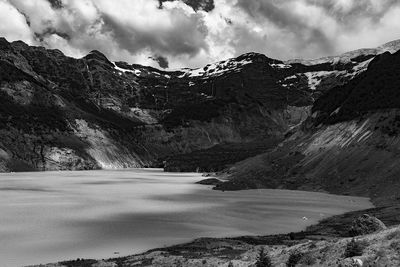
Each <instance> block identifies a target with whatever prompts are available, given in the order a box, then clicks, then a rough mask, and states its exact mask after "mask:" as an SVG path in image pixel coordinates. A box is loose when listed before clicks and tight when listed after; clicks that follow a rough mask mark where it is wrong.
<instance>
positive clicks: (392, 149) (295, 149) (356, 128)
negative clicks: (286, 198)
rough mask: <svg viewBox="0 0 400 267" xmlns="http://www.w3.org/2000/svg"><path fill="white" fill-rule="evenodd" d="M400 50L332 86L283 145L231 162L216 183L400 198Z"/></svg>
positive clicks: (382, 200)
mask: <svg viewBox="0 0 400 267" xmlns="http://www.w3.org/2000/svg"><path fill="white" fill-rule="evenodd" d="M399 69H400V51H398V52H395V53H393V54H391V53H389V52H385V53H383V54H380V55H378V56H376V57H374V58H373V59H372V61H371V62H370V63H369V66H368V69H367V71H365V72H363V73H361V74H360V75H358V76H357V77H355V78H353V79H352V80H350V81H349V82H348V83H346V84H344V85H341V86H337V87H334V88H331V89H329V90H328V91H326V93H324V94H323V95H321V96H320V97H319V98H318V100H317V101H316V102H315V103H314V104H313V107H312V111H311V113H312V114H311V116H310V117H309V118H308V119H307V120H306V121H305V122H304V123H303V124H302V125H301V127H299V128H298V130H297V131H293V132H292V133H291V135H290V134H289V135H288V138H287V139H285V141H284V142H282V143H281V144H280V145H279V146H277V147H276V148H274V149H273V150H271V151H269V153H264V154H261V155H258V156H256V157H253V158H250V159H246V160H244V161H242V162H240V163H237V164H236V165H235V166H232V167H231V168H230V169H229V170H228V171H227V172H226V176H227V178H229V179H228V180H229V181H227V182H225V183H222V184H220V185H218V186H217V188H218V189H223V190H229V189H231V190H235V189H244V188H246V189H248V188H262V187H269V188H288V189H305V190H319V191H328V192H332V193H338V194H351V195H359V196H367V197H371V199H372V201H373V202H374V204H376V205H377V206H384V205H393V204H396V205H398V204H400V180H399V178H398V177H399V174H400V168H399V166H400V157H399V149H400V145H399V144H400V109H399V108H400V72H399Z"/></svg>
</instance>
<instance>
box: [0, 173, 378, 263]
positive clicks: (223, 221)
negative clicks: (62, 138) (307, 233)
mask: <svg viewBox="0 0 400 267" xmlns="http://www.w3.org/2000/svg"><path fill="white" fill-rule="evenodd" d="M200 179H201V177H200V175H198V174H187V173H184V174H182V173H179V174H177V173H164V172H162V171H161V170H155V169H148V170H144V169H135V170H118V171H85V172H45V173H14V174H0V266H2V267H3V266H6V267H8V266H21V265H27V264H38V263H47V262H55V261H59V260H67V259H76V258H108V257H113V256H116V255H114V252H119V253H120V254H119V255H120V256H122V255H129V254H133V253H138V252H143V251H145V250H147V249H150V248H156V247H162V246H165V245H171V244H176V243H181V242H186V241H190V240H191V239H193V238H196V237H206V236H207V237H224V236H237V235H258V234H274V233H283V232H290V231H299V230H302V229H303V228H304V227H305V226H307V225H310V224H312V223H315V222H317V221H318V220H320V219H321V218H325V217H328V216H330V215H334V214H340V213H343V212H346V211H352V210H357V209H364V208H369V207H371V206H372V205H371V203H370V202H369V201H368V199H365V198H356V197H348V196H335V195H328V194H321V193H310V192H301V191H286V190H248V191H237V192H220V191H213V190H211V189H210V188H211V187H210V186H204V185H196V184H194V182H196V181H198V180H200ZM303 217H307V218H308V219H307V220H304V219H303Z"/></svg>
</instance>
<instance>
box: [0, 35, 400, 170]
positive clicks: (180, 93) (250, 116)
mask: <svg viewBox="0 0 400 267" xmlns="http://www.w3.org/2000/svg"><path fill="white" fill-rule="evenodd" d="M396 47H397V45H396V44H394V45H391V46H390V45H389V46H387V48H382V49H381V50H379V51H378V52H377V51H375V50H374V51H373V52H370V50H366V51H365V52H363V53H358V54H357V53H356V54H355V56H354V57H353V56H349V58H350V60H347V61H339V62H336V61H335V62H332V61H329V60H327V61H326V60H325V61H324V60H322V61H318V62H317V63H315V64H305V63H304V62H282V61H279V60H275V59H271V58H268V57H266V56H264V55H261V54H256V53H249V54H244V55H242V56H240V57H238V58H233V59H229V60H226V61H223V62H218V63H214V64H209V65H207V66H205V67H203V68H199V69H182V70H177V71H161V70H158V69H154V68H151V67H145V66H140V65H135V64H133V65H130V64H127V63H125V62H111V61H109V60H108V59H107V58H106V57H105V56H104V55H103V54H102V53H100V52H99V51H92V52H91V53H89V54H88V55H87V56H85V57H84V58H81V59H74V58H69V57H66V56H65V55H63V53H62V52H60V51H59V50H48V49H45V48H43V47H31V46H28V45H26V44H24V43H23V42H12V43H9V42H8V41H7V40H5V39H4V38H2V39H0V101H1V103H2V105H1V106H0V125H1V127H0V137H1V138H0V170H1V171H23V170H70V169H96V168H121V167H142V166H162V162H163V161H166V164H167V166H169V167H170V168H171V170H181V167H180V166H179V164H181V162H182V160H180V155H183V156H184V157H186V155H196V153H197V151H203V150H207V149H213V147H214V146H216V145H217V148H216V149H217V150H218V149H219V150H221V151H222V154H221V155H225V153H224V152H225V151H226V149H225V147H229V149H228V150H229V151H228V152H227V153H226V155H227V156H226V157H225V156H221V157H218V159H221V164H217V167H218V168H217V169H220V168H221V166H222V167H225V166H228V165H230V164H232V163H234V162H236V161H238V160H242V159H244V158H245V157H248V156H254V155H256V154H259V153H260V152H264V151H268V150H269V149H271V147H273V145H274V144H276V143H278V142H280V141H281V140H283V139H284V137H285V134H286V133H287V132H288V131H289V130H290V129H292V127H294V126H296V125H298V124H300V123H301V122H302V121H304V120H305V119H306V118H307V116H308V115H309V111H310V107H311V105H312V103H313V102H314V101H315V99H317V98H318V97H319V96H320V95H322V94H323V93H324V92H326V91H328V90H329V89H331V88H333V87H335V86H337V85H341V84H344V83H345V82H346V81H349V80H350V79H352V78H354V77H357V76H359V75H360V74H361V73H362V72H363V71H365V69H366V67H367V66H368V64H369V62H370V61H371V60H372V59H373V58H374V57H376V55H377V54H379V53H381V52H383V51H385V49H386V50H389V49H395V48H396ZM231 144H234V146H233V147H236V148H238V149H231V147H232V146H231ZM218 145H219V146H218ZM242 148H248V149H247V152H246V153H245V155H242V152H241V151H242ZM187 153H191V154H187ZM205 155H207V153H205ZM195 158H196V157H195ZM204 158H205V157H202V156H200V157H199V158H197V159H195V160H193V158H191V156H189V158H188V160H185V162H190V166H186V167H188V168H186V167H185V168H182V170H183V169H184V170H195V169H198V167H200V165H201V163H202V162H203V160H204ZM175 162H176V163H175ZM207 166H208V165H207V164H205V168H203V169H204V170H208V167H207Z"/></svg>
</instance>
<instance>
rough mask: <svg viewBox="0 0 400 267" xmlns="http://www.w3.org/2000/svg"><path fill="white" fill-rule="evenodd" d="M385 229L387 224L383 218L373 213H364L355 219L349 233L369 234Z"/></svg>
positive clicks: (356, 234)
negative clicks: (376, 216) (374, 215)
mask: <svg viewBox="0 0 400 267" xmlns="http://www.w3.org/2000/svg"><path fill="white" fill-rule="evenodd" d="M385 229H386V225H385V224H384V223H383V222H382V221H381V220H379V219H378V218H375V217H373V216H371V215H368V214H363V215H362V216H360V217H358V218H357V219H355V220H354V221H353V223H352V225H351V228H350V230H349V234H350V236H359V235H367V234H372V233H374V232H377V231H381V230H385Z"/></svg>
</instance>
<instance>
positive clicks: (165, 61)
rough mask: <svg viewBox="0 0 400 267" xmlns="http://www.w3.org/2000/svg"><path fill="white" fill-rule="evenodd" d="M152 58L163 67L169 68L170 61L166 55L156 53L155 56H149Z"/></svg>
mask: <svg viewBox="0 0 400 267" xmlns="http://www.w3.org/2000/svg"><path fill="white" fill-rule="evenodd" d="M149 58H150V59H152V60H154V61H155V62H157V63H158V65H159V66H160V67H161V68H163V69H168V68H169V63H168V59H167V58H166V57H163V56H160V55H155V56H153V57H149Z"/></svg>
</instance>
